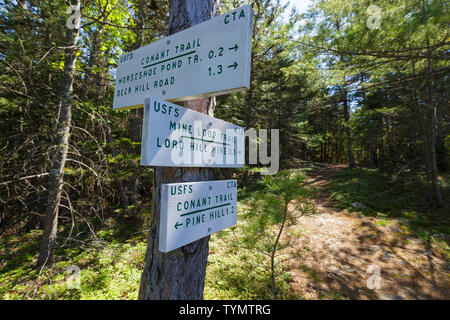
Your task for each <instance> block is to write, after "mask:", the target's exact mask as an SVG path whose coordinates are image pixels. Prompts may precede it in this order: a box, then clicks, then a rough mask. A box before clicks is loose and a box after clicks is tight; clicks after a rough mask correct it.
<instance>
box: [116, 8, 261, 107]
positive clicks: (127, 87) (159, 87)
mask: <svg viewBox="0 0 450 320" xmlns="http://www.w3.org/2000/svg"><path fill="white" fill-rule="evenodd" d="M252 22H253V11H252V7H251V6H250V5H246V6H243V7H241V8H238V9H235V10H233V11H230V12H228V13H226V14H223V15H220V16H217V17H214V18H212V19H210V20H207V21H205V22H203V23H200V24H197V25H195V26H192V27H190V28H188V29H185V30H183V31H180V32H178V33H175V34H173V35H171V36H169V37H166V38H164V39H161V40H158V41H155V42H153V43H151V44H149V45H146V46H144V47H141V48H139V49H136V50H134V51H131V52H129V53H126V54H124V55H122V56H120V58H119V64H118V66H117V74H116V87H115V90H114V103H113V108H114V109H124V108H138V107H142V106H143V104H142V102H143V101H144V99H145V97H148V96H149V95H151V96H153V97H156V98H160V99H164V100H167V101H172V102H176V101H184V100H190V99H196V98H202V97H208V96H213V95H221V94H227V93H231V92H235V91H240V90H243V89H245V88H247V89H248V88H249V87H250V60H251V59H250V56H251V47H252V46H251V42H252Z"/></svg>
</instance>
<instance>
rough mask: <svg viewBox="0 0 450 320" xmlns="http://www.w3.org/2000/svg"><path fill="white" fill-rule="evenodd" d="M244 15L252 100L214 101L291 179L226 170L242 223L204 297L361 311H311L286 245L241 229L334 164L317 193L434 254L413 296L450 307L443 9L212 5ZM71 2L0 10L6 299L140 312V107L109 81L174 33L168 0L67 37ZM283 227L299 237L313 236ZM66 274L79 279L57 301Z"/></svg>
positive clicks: (88, 19) (145, 199) (87, 14)
mask: <svg viewBox="0 0 450 320" xmlns="http://www.w3.org/2000/svg"><path fill="white" fill-rule="evenodd" d="M75 2H78V1H75ZM248 3H250V4H251V5H252V7H253V10H254V26H253V51H252V58H251V59H252V70H251V88H250V90H247V91H243V92H240V93H235V94H229V95H225V96H219V97H217V106H216V108H215V113H214V116H215V117H217V118H220V119H224V120H226V121H230V122H233V123H235V124H238V125H241V126H243V127H245V128H246V129H248V128H256V129H279V130H280V135H279V136H280V156H281V158H280V166H281V169H283V170H284V171H282V173H281V176H283V175H284V174H286V172H290V173H291V174H293V173H295V174H294V176H295V177H294V178H292V179H294V180H290V182H280V181H278V180H273V179H279V175H278V176H276V177H272V180H271V178H270V177H268V178H266V179H264V177H263V176H261V175H260V174H259V173H258V169H257V167H258V166H257V165H247V166H246V167H245V168H244V169H242V170H223V171H224V172H225V171H227V172H226V173H223V172H222V173H221V174H223V175H225V176H229V177H231V176H233V177H235V178H237V179H238V183H239V201H240V202H239V203H240V209H239V210H240V214H241V216H240V218H239V221H240V222H239V223H238V226H236V227H233V228H231V229H230V230H224V231H222V232H219V233H218V234H217V235H215V236H214V237H213V238H212V240H211V242H210V258H209V262H208V269H207V270H208V271H207V272H208V273H207V279H206V286H205V298H208V299H218V298H231V299H234V298H246V299H253V298H255V299H259V298H273V297H275V298H310V297H312V298H324V299H339V298H362V296H355V295H353V294H352V292H356V291H357V288H356V286H355V288H351V289H348V290H347V289H345V290H344V289H343V288H340V289H332V290H331V289H329V290H325V289H323V288H322V289H320V290H316V289H315V292H316V295H314V296H309V295H307V294H306V293H305V292H306V291H305V290H306V289H301V288H300V289H299V287H295V286H293V285H292V282H293V278H295V276H294V275H293V273H292V272H290V269H289V268H290V267H289V266H288V265H287V264H286V263H284V260H283V259H282V258H281V255H280V256H279V257H280V258H279V260H277V263H276V266H275V265H274V263H273V262H274V261H275V260H274V257H275V252H276V251H277V250H280V252H281V251H282V250H284V249H286V248H287V249H289V248H293V246H294V244H292V243H291V242H287V240H286V239H283V241H284V240H286V241H284V242H283V245H281V244H279V243H274V242H270V241H266V240H267V239H266V240H264V239H261V237H262V236H261V234H260V233H259V232H257V229H255V228H254V227H252V225H253V223H252V222H255V221H258V226H259V227H264V228H262V229H261V230H267V228H269V227H275V228H276V227H277V226H279V225H280V221H279V220H277V218H274V219H273V220H270V219H265V218H262V217H265V214H266V215H270V212H271V211H270V205H271V203H268V204H267V201H266V204H265V205H266V207H264V206H259V207H263V208H266V209H267V212H266V213H264V212H259V211H258V210H254V209H253V208H255V207H258V206H257V205H255V204H256V203H260V202H261V201H265V200H264V199H266V200H267V199H268V198H270V197H269V196H268V195H269V194H273V193H274V190H273V187H274V185H275V186H277V184H280V183H281V184H282V185H281V186H280V185H278V186H279V188H278V189H277V190H278V191H279V192H280V193H283V192H285V193H286V192H288V191H286V190H288V189H286V186H290V187H292V181H295V182H296V183H297V184H301V183H304V184H308V183H307V181H308V180H306V182H305V179H307V177H310V174H314V172H317V170H319V171H320V170H322V169H323V168H330V167H331V168H338V169H339V170H337V169H336V172H334V173H333V175H332V176H330V177H329V180H330V181H329V182H330V184H329V186H328V187H327V188H328V189H327V190H328V192H329V196H330V199H332V201H333V207H334V208H338V209H339V210H344V211H345V214H347V215H349V216H352V217H354V216H355V215H356V216H361V217H363V218H364V219H366V218H368V217H369V218H374V219H376V220H374V221H375V222H376V223H377V224H378V225H379V226H381V227H383V226H390V227H392V226H393V224H395V226H396V227H397V229H398V230H397V231H396V232H397V234H398V236H399V237H400V238H401V239H403V240H405V239H406V240H407V241H410V242H411V241H412V240H411V239H415V240H414V241H416V242H417V243H418V244H422V245H423V246H424V249H423V250H424V252H425V254H428V253H427V252H428V251H426V250H437V251H436V253H434V251H431V252H433V254H435V255H436V256H439V257H440V258H439V259H442V261H443V262H442V263H441V264H439V267H438V270H440V272H443V275H440V280H438V282H436V283H434V284H431V285H430V286H434V291H435V292H437V293H436V294H437V295H435V296H434V295H432V294H429V295H427V293H421V295H422V296H424V297H428V298H447V299H448V298H449V297H450V294H449V291H448V281H449V279H450V278H449V272H448V270H449V269H450V264H449V259H450V248H449V234H450V224H449V215H448V213H449V199H450V196H449V195H450V187H449V183H448V177H449V150H450V135H449V100H450V99H449V92H450V90H449V80H450V79H449V71H450V64H449V59H450V55H449V52H450V51H449V49H450V47H449V44H450V42H449V31H450V28H449V21H450V10H449V3H448V1H446V0H377V1H369V0H346V1H343V0H315V1H312V5H311V6H310V8H309V9H308V11H306V12H303V13H299V12H296V11H295V10H292V11H291V12H287V10H288V9H287V8H288V6H287V5H286V3H284V2H280V1H275V0H260V1H256V0H252V1H238V0H222V1H221V9H220V10H221V12H222V13H225V12H227V11H229V10H232V9H234V8H237V7H239V6H241V5H244V4H248ZM69 5H70V3H69V1H63V0H52V1H34V0H30V1H22V0H17V1H9V0H4V1H0V29H1V33H0V68H1V69H0V70H1V72H0V299H36V298H45V299H47V298H57V299H80V298H81V299H135V298H137V290H138V288H139V279H140V275H141V272H142V266H143V261H144V254H145V248H146V237H147V232H148V228H149V219H150V216H151V214H152V212H151V211H152V207H151V203H152V179H153V169H152V168H151V167H143V166H140V164H139V161H140V141H141V129H142V128H141V125H142V109H135V110H126V111H117V110H113V109H112V102H113V93H114V81H115V80H114V76H115V68H116V66H117V62H118V58H119V55H121V54H123V53H125V52H128V51H131V50H134V49H136V48H139V47H141V46H143V45H146V44H148V43H151V42H153V41H155V40H158V39H161V38H163V37H165V36H167V35H168V16H169V1H163V0H130V1H125V0H81V1H80V5H81V17H82V19H81V26H80V28H79V29H76V30H78V31H74V30H73V29H68V28H67V27H66V23H67V21H68V18H69V17H70V15H71V14H72V13H73V12H72V11H71V10H68V7H69ZM67 106H70V108H69V109H67ZM65 130H70V131H65ZM64 132H65V133H66V134H67V135H64ZM64 137H66V138H67V141H66V145H67V147H64V141H63V140H64ZM61 139H62V140H61ZM61 146H62V147H61ZM64 150H65V151H64ZM63 154H65V156H64V157H63V156H62V155H63ZM58 168H59V169H58ZM255 168H256V170H255ZM58 170H59V171H58ZM298 174H299V175H301V176H302V177H303V178H302V179H300V180H295V179H298V178H297V176H298ZM58 181H59V182H60V185H61V189H60V191H59V196H58V195H57V193H56V191H55V190H56V189H55V188H56V187H55V186H57V185H58ZM274 181H275V182H276V183H275V182H274ZM281 181H283V180H281ZM283 185H284V188H283ZM271 188H272V189H271ZM304 191H305V192H306V193H302V194H301V196H302V200H301V201H304V203H305V205H306V204H308V203H309V201H310V200H312V199H313V198H314V197H319V198H320V190H319V195H318V194H317V190H314V188H311V189H308V190H306V189H305V190H304ZM275 193H276V192H275ZM285 193H283V194H285ZM316 204H317V203H316ZM272 205H273V203H272ZM52 206H53V207H52ZM50 207H52V208H53V209H49V208H50ZM55 208H56V209H55ZM303 209H304V212H306V211H308V210H309V209H308V210H307V208H306V207H304V208H303ZM52 210H53V211H52ZM49 212H57V216H56V219H57V220H58V222H59V224H58V226H57V238H56V239H54V241H55V253H54V256H55V257H54V260H55V261H54V264H50V265H47V268H42V266H43V263H39V261H38V260H39V258H38V256H39V251H40V250H39V247H40V241H41V237H42V234H43V229H44V225H45V216H46V215H48V214H49ZM314 212H315V210H309V211H308V215H309V214H312V213H314ZM305 216H306V214H305ZM283 221H284V220H283ZM371 221H372V220H371ZM398 221H400V222H398ZM291 222H292V223H290V224H289V226H294V228H296V229H295V230H294V231H293V234H294V236H295V237H297V238H301V237H302V234H307V230H305V229H307V227H305V226H302V227H299V225H297V224H296V223H295V221H291ZM372 222H373V221H372ZM394 222H395V223H394ZM398 223H400V224H399V225H398V226H397V224H398ZM283 226H284V224H283ZM275 234H276V232H275ZM265 236H267V237H268V238H270V235H265ZM258 237H259V238H258ZM408 239H409V240H408ZM403 240H402V241H403ZM406 240H405V241H406ZM259 243H263V244H261V245H260V246H259ZM240 248H246V250H247V251H246V250H244V251H242V250H240ZM267 248H269V249H270V250H267ZM41 250H42V248H41ZM264 250H266V251H267V252H269V254H266V253H265V252H264ZM300 251H301V252H300ZM306 251H308V249H305V246H303V245H301V246H299V251H298V252H297V253H296V254H298V255H299V256H301V255H302V254H303V255H304V254H306V253H305V252H306ZM389 252H390V251H389ZM280 254H281V253H280ZM388 254H394V253H392V252H390V253H388ZM277 257H278V256H277ZM269 260H271V261H272V264H271V263H270V261H269ZM439 261H440V260H439ZM41 262H42V261H41ZM243 262H244V263H243ZM36 265H38V266H39V268H35V266H36ZM44 265H45V263H44ZM266 265H267V268H266V267H263V266H266ZM73 266H75V268H78V269H76V272H75V273H77V274H78V273H79V274H80V278H79V280H80V279H81V280H80V281H79V283H78V285H75V287H74V285H72V287H70V286H69V287H68V286H67V269H68V268H70V267H73ZM255 266H259V267H255ZM288 269H289V270H288ZM297 269H299V270H301V272H303V274H306V277H307V278H308V279H309V280H308V281H310V282H314V283H316V282H317V283H319V282H320V281H321V280H324V279H325V278H324V277H322V276H321V275H320V273H318V271H317V270H313V268H312V267H311V266H305V265H302V266H300V267H298V268H297ZM353 269H354V267H353ZM365 271H366V270H365V269H364V270H363V273H365ZM350 273H352V272H350ZM275 279H276V284H275ZM421 279H422V278H421ZM427 279H428V278H427ZM417 281H419V280H417ZM417 281H416V283H419V282H420V281H425V280H420V281H419V282H417ZM439 281H440V282H439ZM421 286H422V285H421V284H418V287H421ZM424 286H425V285H424ZM316 287H318V285H316ZM414 290H416V291H415V292H416V294H415V295H412V298H418V295H419V294H418V293H417V292H419V291H420V290H419V289H414ZM365 298H379V297H377V296H374V295H371V294H369V293H368V294H366V296H365Z"/></svg>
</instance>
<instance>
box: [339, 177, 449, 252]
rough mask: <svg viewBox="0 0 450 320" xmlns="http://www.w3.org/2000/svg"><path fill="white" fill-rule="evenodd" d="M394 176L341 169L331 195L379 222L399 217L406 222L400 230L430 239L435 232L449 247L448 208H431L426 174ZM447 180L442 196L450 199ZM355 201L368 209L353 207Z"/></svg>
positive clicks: (396, 219) (383, 222)
mask: <svg viewBox="0 0 450 320" xmlns="http://www.w3.org/2000/svg"><path fill="white" fill-rule="evenodd" d="M394 177H395V179H393V177H392V176H391V175H388V174H386V173H384V172H383V171H381V170H379V169H364V168H358V169H346V170H342V171H341V172H339V173H338V174H337V175H336V176H335V177H334V178H333V180H332V186H331V196H332V198H333V199H334V200H336V201H337V206H338V207H339V208H343V209H348V210H350V211H356V212H357V213H358V214H363V215H369V216H375V217H379V218H382V220H380V221H379V222H378V224H380V225H391V224H392V223H393V222H398V221H400V224H401V225H402V226H403V229H402V230H403V231H401V233H404V235H405V236H407V235H412V236H416V237H420V238H422V239H423V240H425V241H431V238H430V235H433V237H434V238H433V241H438V242H439V243H440V244H439V245H440V246H444V247H448V244H446V242H447V241H448V240H447V239H448V236H449V235H450V228H449V223H448V217H447V215H446V212H445V209H444V210H443V211H442V210H438V209H432V208H430V205H429V201H427V199H426V198H424V196H423V195H424V194H426V193H427V192H428V188H427V182H426V180H425V178H424V176H423V175H422V174H420V173H419V172H404V173H402V174H401V175H397V176H394ZM444 181H445V183H443V184H442V192H443V196H444V199H450V186H449V185H448V183H447V181H448V178H447V179H445V180H444ZM355 202H359V203H361V204H364V205H365V206H367V209H364V210H362V209H358V208H354V207H353V206H352V204H353V203H355ZM447 205H448V204H447ZM447 252H448V253H449V254H450V251H447Z"/></svg>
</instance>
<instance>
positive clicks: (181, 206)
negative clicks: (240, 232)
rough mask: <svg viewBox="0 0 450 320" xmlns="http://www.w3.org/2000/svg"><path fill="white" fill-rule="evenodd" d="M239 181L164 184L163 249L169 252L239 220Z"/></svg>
mask: <svg viewBox="0 0 450 320" xmlns="http://www.w3.org/2000/svg"><path fill="white" fill-rule="evenodd" d="M236 212H237V182H236V180H219V181H204V182H187V183H171V184H163V185H161V217H160V229H159V230H160V233H159V250H160V251H162V252H169V251H172V250H174V249H176V248H179V247H181V246H184V245H186V244H188V243H191V242H193V241H195V240H198V239H201V238H204V237H206V236H209V235H210V234H212V233H215V232H217V231H220V230H222V229H224V228H227V227H230V226H232V225H235V224H236V223H237V215H236Z"/></svg>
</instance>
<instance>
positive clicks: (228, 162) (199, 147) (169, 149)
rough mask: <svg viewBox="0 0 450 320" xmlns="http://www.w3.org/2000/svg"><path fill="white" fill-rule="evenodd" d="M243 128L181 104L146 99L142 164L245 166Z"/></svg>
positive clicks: (152, 98)
mask: <svg viewBox="0 0 450 320" xmlns="http://www.w3.org/2000/svg"><path fill="white" fill-rule="evenodd" d="M244 138H245V137H244V128H242V127H240V126H237V125H235V124H232V123H229V122H226V121H223V120H220V119H217V118H214V117H210V116H208V115H206V114H203V113H200V112H197V111H194V110H191V109H188V108H184V107H181V106H179V105H176V104H173V103H170V102H167V101H164V100H161V99H157V98H154V97H149V98H146V99H145V106H144V119H143V125H142V144H141V165H148V166H164V167H219V168H236V167H243V166H244Z"/></svg>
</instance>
